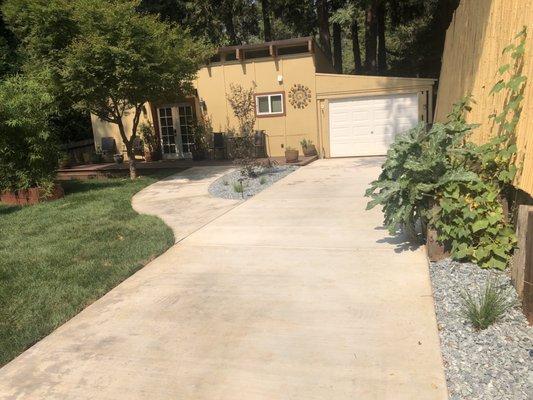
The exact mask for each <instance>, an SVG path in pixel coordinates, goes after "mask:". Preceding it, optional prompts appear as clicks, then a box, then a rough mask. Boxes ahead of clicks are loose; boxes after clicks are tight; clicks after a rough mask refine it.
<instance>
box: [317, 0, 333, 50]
mask: <svg viewBox="0 0 533 400" xmlns="http://www.w3.org/2000/svg"><path fill="white" fill-rule="evenodd" d="M316 11H317V13H316V14H317V17H318V39H319V43H320V46H321V47H322V50H323V51H324V54H325V55H326V57H327V58H328V60H331V34H330V32H329V6H328V1H327V0H317V2H316Z"/></svg>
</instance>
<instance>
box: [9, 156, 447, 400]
mask: <svg viewBox="0 0 533 400" xmlns="http://www.w3.org/2000/svg"><path fill="white" fill-rule="evenodd" d="M379 163H380V160H379V159H337V160H319V161H317V162H315V163H313V164H311V165H309V166H307V167H303V168H301V169H299V170H298V171H296V172H295V173H293V174H291V175H289V176H288V177H286V178H285V179H283V180H281V181H279V182H278V183H276V184H275V185H273V186H272V187H270V188H269V189H267V190H265V191H264V192H262V193H260V194H259V195H257V196H255V197H254V198H252V199H250V200H248V201H246V202H244V203H242V204H240V205H237V206H236V207H234V208H233V209H232V210H230V211H229V212H226V213H225V214H223V215H222V216H220V217H219V218H217V219H215V220H214V221H212V222H210V223H209V224H207V225H206V226H204V227H202V228H200V229H198V230H196V231H195V232H194V233H193V234H191V235H190V236H188V237H186V238H185V239H183V240H182V241H181V242H179V243H178V244H176V245H175V246H174V247H172V248H171V249H170V250H169V251H168V252H166V253H165V254H164V255H162V256H161V257H159V258H158V259H156V260H155V261H153V262H152V263H150V264H149V265H148V266H146V267H145V268H144V269H142V270H141V271H139V272H138V273H136V274H135V275H134V276H132V277H131V278H129V279H128V280H126V281H125V282H123V283H122V284H121V285H119V286H118V287H117V288H115V289H114V290H112V291H111V292H109V293H108V294H107V295H106V296H104V297H103V298H102V299H100V300H99V301H97V302H95V303H94V304H93V305H91V306H90V307H88V308H87V309H86V310H84V311H83V312H82V313H80V314H79V315H78V316H76V317H75V318H73V319H72V320H71V321H69V322H68V323H66V324H65V325H63V326H62V327H61V328H59V329H58V330H57V331H55V332H54V333H52V334H51V335H50V336H48V337H47V338H45V339H44V340H43V341H41V342H40V343H38V344H37V345H35V346H34V347H32V348H31V349H30V350H28V351H27V352H25V353H24V354H22V355H21V356H20V357H18V358H17V359H16V360H14V361H13V362H11V363H10V364H8V365H7V366H5V367H4V368H3V369H2V370H0V399H18V398H21V399H77V400H79V399H113V400H116V399H128V400H130V399H132V400H133V399H180V400H181V399H203V400H214V399H220V400H236V399H246V400H255V399H262V400H274V399H283V400H286V399H302V400H315V399H316V400H324V399H332V400H337V399H350V400H354V399H394V400H397V399H398V400H399V399H410V400H412V399H424V400H428V399H445V398H446V396H447V395H446V387H445V379H444V372H443V366H442V361H441V355H440V350H439V342H438V335H437V327H436V321H435V316H434V309H433V301H432V296H431V287H430V281H429V276H428V268H427V261H426V258H425V255H424V253H423V251H422V250H420V249H418V250H409V249H408V250H405V248H406V247H407V246H405V245H404V243H402V241H401V240H399V239H394V238H390V237H389V236H388V235H387V232H386V231H385V230H384V229H382V228H381V227H380V226H381V214H380V212H379V211H378V210H372V211H365V204H366V201H367V200H366V199H364V198H363V192H364V189H365V188H366V186H367V184H368V182H369V181H370V180H371V179H373V178H374V177H376V176H377V174H378V172H379Z"/></svg>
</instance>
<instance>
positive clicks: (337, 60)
mask: <svg viewBox="0 0 533 400" xmlns="http://www.w3.org/2000/svg"><path fill="white" fill-rule="evenodd" d="M341 33H342V29H341V26H340V24H338V23H336V22H335V23H334V24H333V67H334V68H335V71H336V72H337V73H338V74H342V36H341Z"/></svg>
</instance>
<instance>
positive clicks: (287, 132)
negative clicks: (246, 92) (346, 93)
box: [195, 53, 318, 155]
mask: <svg viewBox="0 0 533 400" xmlns="http://www.w3.org/2000/svg"><path fill="white" fill-rule="evenodd" d="M279 76H280V77H281V81H278V77H279ZM231 84H238V85H241V86H243V87H244V88H252V87H255V93H256V94H261V93H270V92H283V94H284V99H285V115H283V116H269V117H261V118H257V120H256V126H255V128H256V129H260V130H265V131H266V133H267V135H268V150H269V154H271V155H281V154H283V152H284V148H285V147H286V146H291V147H294V148H299V147H300V146H299V142H300V140H301V139H302V138H304V137H305V138H308V139H311V140H313V141H314V142H315V143H316V142H317V141H318V129H317V113H316V88H315V61H314V57H313V54H312V53H304V54H294V55H284V56H280V57H277V58H272V57H265V58H256V59H248V60H243V61H226V62H221V63H216V64H211V65H209V66H206V67H203V68H201V69H200V71H198V75H197V79H196V81H195V87H196V89H197V90H198V97H199V99H200V101H203V102H204V103H205V110H204V112H205V113H206V114H207V115H208V116H209V117H210V118H211V122H212V124H213V129H214V130H215V131H226V130H227V129H228V128H236V127H237V120H236V118H235V116H234V115H233V110H232V109H231V106H230V104H229V102H228V100H227V96H228V94H229V93H230V86H231ZM295 84H302V85H304V86H307V87H308V88H309V89H310V91H311V100H310V102H309V104H308V105H307V107H306V108H304V109H298V108H294V107H292V106H291V105H290V103H289V99H288V94H289V91H290V89H291V88H292V87H293V85H295Z"/></svg>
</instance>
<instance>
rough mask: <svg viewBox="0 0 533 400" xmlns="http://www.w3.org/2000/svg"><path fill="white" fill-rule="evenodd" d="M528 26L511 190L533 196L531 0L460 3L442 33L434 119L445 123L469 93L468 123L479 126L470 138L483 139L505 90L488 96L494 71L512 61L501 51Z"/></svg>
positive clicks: (490, 131)
mask: <svg viewBox="0 0 533 400" xmlns="http://www.w3.org/2000/svg"><path fill="white" fill-rule="evenodd" d="M524 25H525V26H527V27H528V39H527V43H526V52H525V57H524V59H525V62H524V68H523V71H522V74H523V75H525V76H527V78H528V83H527V84H526V88H525V91H524V101H523V103H522V105H523V109H522V114H521V118H520V123H519V125H518V127H517V145H518V151H519V155H518V160H519V162H520V163H523V167H522V170H521V173H520V174H519V175H518V176H517V180H516V182H515V184H516V186H517V187H518V188H520V189H522V190H524V191H526V192H527V193H529V194H530V195H533V0H462V1H461V4H460V5H459V7H458V8H457V10H456V11H455V15H454V17H453V20H452V22H451V24H450V27H449V28H448V31H447V33H446V44H445V47H444V54H443V64H442V70H441V76H440V82H439V93H438V97H437V105H436V110H435V120H436V121H439V122H442V121H445V120H446V115H448V114H449V113H450V111H451V109H452V106H453V104H454V103H455V102H457V101H458V100H459V99H461V98H462V97H463V96H465V95H467V94H470V93H471V94H472V95H473V97H474V100H475V102H476V104H474V105H473V109H472V112H471V113H469V115H468V117H467V120H468V122H472V123H474V122H475V123H480V124H481V127H479V128H478V129H477V130H476V131H475V132H474V134H473V136H472V140H473V141H475V142H477V143H483V142H485V141H487V140H488V139H489V138H490V137H491V136H493V135H495V134H497V131H498V126H496V125H494V123H493V122H492V121H491V120H490V119H489V115H491V114H492V113H494V112H495V111H496V112H499V111H501V110H502V109H503V103H504V100H505V93H504V92H505V91H502V92H501V93H500V94H498V95H497V96H491V95H489V92H490V90H491V89H492V87H493V85H494V84H495V83H496V82H497V81H498V77H497V76H496V72H497V70H498V68H499V67H500V66H501V65H503V64H506V63H509V62H511V57H510V55H509V54H506V55H503V54H502V50H503V49H504V48H505V46H507V45H508V44H509V43H511V42H512V41H513V38H514V37H515V36H516V34H517V33H518V32H519V31H520V30H521V29H522V27H523V26H524Z"/></svg>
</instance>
